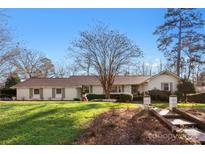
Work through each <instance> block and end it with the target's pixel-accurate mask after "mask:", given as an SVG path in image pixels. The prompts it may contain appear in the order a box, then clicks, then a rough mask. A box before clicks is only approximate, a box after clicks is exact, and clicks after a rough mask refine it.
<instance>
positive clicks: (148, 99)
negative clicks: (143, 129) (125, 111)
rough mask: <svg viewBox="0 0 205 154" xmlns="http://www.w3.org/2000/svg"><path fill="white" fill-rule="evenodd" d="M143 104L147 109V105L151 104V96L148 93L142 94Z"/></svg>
mask: <svg viewBox="0 0 205 154" xmlns="http://www.w3.org/2000/svg"><path fill="white" fill-rule="evenodd" d="M143 104H144V107H145V109H147V108H148V107H149V105H150V104H151V98H150V96H149V95H145V96H144V98H143Z"/></svg>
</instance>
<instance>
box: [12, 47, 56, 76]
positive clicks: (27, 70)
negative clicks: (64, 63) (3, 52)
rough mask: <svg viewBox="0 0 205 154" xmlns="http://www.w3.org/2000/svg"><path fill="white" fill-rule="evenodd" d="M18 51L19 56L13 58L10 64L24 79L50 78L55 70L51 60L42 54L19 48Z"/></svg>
mask: <svg viewBox="0 0 205 154" xmlns="http://www.w3.org/2000/svg"><path fill="white" fill-rule="evenodd" d="M16 50H17V51H18V52H19V54H18V55H16V56H15V57H13V58H11V60H10V64H11V65H12V66H13V67H14V68H15V69H16V72H18V74H19V76H20V77H21V78H22V79H27V78H32V77H49V75H50V72H52V71H53V70H54V65H53V64H52V62H51V60H50V59H48V58H46V57H45V56H43V55H42V53H40V52H37V51H33V50H30V49H25V48H19V47H17V48H16Z"/></svg>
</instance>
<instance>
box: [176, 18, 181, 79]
mask: <svg viewBox="0 0 205 154" xmlns="http://www.w3.org/2000/svg"><path fill="white" fill-rule="evenodd" d="M181 22H182V21H181V20H180V21H179V39H178V51H177V76H180V67H181V66H180V65H181V35H182V26H181Z"/></svg>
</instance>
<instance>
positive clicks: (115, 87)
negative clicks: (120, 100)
mask: <svg viewBox="0 0 205 154" xmlns="http://www.w3.org/2000/svg"><path fill="white" fill-rule="evenodd" d="M111 92H113V93H116V92H119V93H121V92H124V86H123V85H122V86H113V87H112V89H111Z"/></svg>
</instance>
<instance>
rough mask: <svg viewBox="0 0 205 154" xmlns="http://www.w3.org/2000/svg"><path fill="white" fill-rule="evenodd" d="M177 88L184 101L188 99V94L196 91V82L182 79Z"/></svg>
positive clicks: (179, 96)
mask: <svg viewBox="0 0 205 154" xmlns="http://www.w3.org/2000/svg"><path fill="white" fill-rule="evenodd" d="M177 89H178V91H177V96H178V98H179V99H180V100H182V101H186V100H187V94H191V93H195V88H194V84H193V83H192V82H191V81H189V80H188V79H181V80H180V82H179V84H178V85H177Z"/></svg>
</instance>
